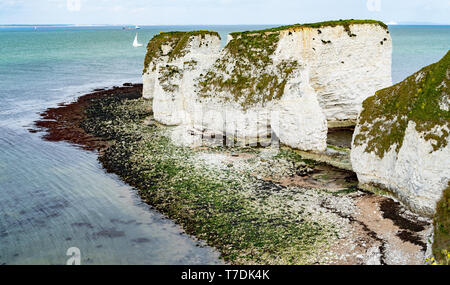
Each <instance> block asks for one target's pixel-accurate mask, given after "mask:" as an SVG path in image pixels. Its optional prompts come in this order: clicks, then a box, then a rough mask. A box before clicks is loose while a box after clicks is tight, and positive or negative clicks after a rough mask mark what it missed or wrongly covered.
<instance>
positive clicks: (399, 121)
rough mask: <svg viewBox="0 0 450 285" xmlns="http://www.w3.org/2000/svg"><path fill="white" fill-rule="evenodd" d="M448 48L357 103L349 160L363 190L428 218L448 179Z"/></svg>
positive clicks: (449, 59)
mask: <svg viewBox="0 0 450 285" xmlns="http://www.w3.org/2000/svg"><path fill="white" fill-rule="evenodd" d="M449 65H450V52H449V53H447V55H446V56H445V57H444V58H443V59H442V60H441V61H439V62H438V63H436V64H433V65H430V66H428V67H425V68H424V69H422V70H421V71H419V72H417V73H416V74H414V75H412V76H410V77H409V78H407V79H406V80H405V81H403V82H401V83H399V84H397V85H394V86H392V87H390V88H387V89H384V90H380V91H378V92H377V93H376V95H375V96H373V97H370V98H368V99H367V100H366V101H365V102H364V104H363V111H362V113H361V116H360V118H359V123H358V125H357V127H356V130H355V134H354V138H353V148H352V152H351V160H352V164H353V169H354V171H355V172H356V173H357V174H358V179H359V181H360V183H361V186H362V187H363V188H371V187H373V186H375V187H378V188H383V189H386V190H388V191H389V192H391V193H393V194H394V195H395V196H396V197H397V198H398V199H399V200H401V201H402V202H404V203H405V204H407V205H408V206H409V207H410V208H411V209H413V210H414V211H416V212H418V213H421V214H424V215H427V216H432V215H433V214H434V213H435V209H436V203H437V202H438V200H440V198H441V197H442V193H443V190H444V189H445V188H446V187H447V185H448V182H449V180H450V167H449V162H450V144H449V139H450V138H449V131H450V112H449V105H450V97H449V94H450V91H449V87H450V81H449V80H450V71H449Z"/></svg>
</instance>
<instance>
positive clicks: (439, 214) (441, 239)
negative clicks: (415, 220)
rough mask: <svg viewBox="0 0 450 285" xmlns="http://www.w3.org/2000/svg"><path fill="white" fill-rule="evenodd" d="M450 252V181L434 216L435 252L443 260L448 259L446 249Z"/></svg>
mask: <svg viewBox="0 0 450 285" xmlns="http://www.w3.org/2000/svg"><path fill="white" fill-rule="evenodd" d="M445 250H446V251H447V252H450V182H449V184H448V187H447V189H445V190H444V196H443V197H442V199H441V200H440V201H439V203H438V205H437V208H436V216H435V218H434V243H433V254H434V256H435V257H436V258H437V259H438V260H441V261H444V260H446V256H444V255H443V252H444V251H445Z"/></svg>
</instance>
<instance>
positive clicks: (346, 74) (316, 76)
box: [144, 20, 392, 151]
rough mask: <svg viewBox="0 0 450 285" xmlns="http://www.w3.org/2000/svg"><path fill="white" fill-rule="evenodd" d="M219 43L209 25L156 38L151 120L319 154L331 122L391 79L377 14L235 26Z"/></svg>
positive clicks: (147, 75) (385, 35) (149, 89)
mask: <svg viewBox="0 0 450 285" xmlns="http://www.w3.org/2000/svg"><path fill="white" fill-rule="evenodd" d="M202 37H203V38H206V40H207V41H208V39H209V41H208V42H207V43H206V42H205V41H202V40H201V38H202ZM198 43H200V44H202V43H203V45H204V47H203V48H200V47H198V46H197V44H198ZM205 43H206V44H205ZM219 45H220V44H219V37H218V36H217V35H214V34H213V32H209V34H208V33H206V34H205V32H203V33H201V32H190V33H182V32H174V33H166V34H161V35H158V36H156V37H155V38H153V39H152V41H151V42H150V43H149V45H148V53H147V58H146V65H145V70H144V97H146V98H153V100H154V112H155V118H156V120H158V121H159V122H161V123H164V124H167V125H181V126H186V129H189V128H191V129H192V128H194V129H196V130H197V131H199V132H204V131H205V130H208V131H211V132H212V133H217V134H225V135H226V136H230V135H232V136H233V137H235V138H237V139H238V140H244V141H246V142H255V141H256V142H261V141H263V140H265V139H267V138H268V137H274V136H273V135H275V136H276V137H277V138H279V139H280V141H281V143H283V144H286V145H288V146H291V147H294V148H298V149H301V150H306V151H324V150H325V149H326V137H327V124H329V125H331V126H334V125H345V124H355V123H356V119H357V116H358V114H359V111H360V110H361V104H362V102H363V100H364V99H365V98H367V97H368V96H370V95H372V94H373V93H374V92H375V91H376V90H378V89H380V88H384V87H387V86H390V85H391V84H392V81H391V52H392V43H391V39H390V36H389V32H388V31H387V27H386V26H385V25H384V24H383V23H380V22H376V21H363V20H348V21H332V22H322V23H316V24H304V25H293V26H284V27H279V28H274V29H268V30H261V31H248V32H240V33H233V34H230V35H229V38H228V43H227V45H226V47H225V48H224V49H223V50H220V48H219ZM180 51H182V52H180ZM193 62H195V64H194V66H191V64H190V63H193ZM186 64H188V66H186Z"/></svg>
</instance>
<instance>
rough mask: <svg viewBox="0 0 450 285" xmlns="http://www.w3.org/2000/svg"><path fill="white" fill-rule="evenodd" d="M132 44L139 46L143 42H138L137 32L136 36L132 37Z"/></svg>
mask: <svg viewBox="0 0 450 285" xmlns="http://www.w3.org/2000/svg"><path fill="white" fill-rule="evenodd" d="M133 46H134V47H141V46H143V44H140V43H139V41H138V34H137V33H136V37H134V42H133Z"/></svg>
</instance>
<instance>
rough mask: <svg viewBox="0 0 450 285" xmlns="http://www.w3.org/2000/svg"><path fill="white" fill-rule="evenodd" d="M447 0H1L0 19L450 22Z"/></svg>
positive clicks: (207, 22)
mask: <svg viewBox="0 0 450 285" xmlns="http://www.w3.org/2000/svg"><path fill="white" fill-rule="evenodd" d="M449 15H450V0H0V24H137V25H189V24H197V25H198V24H200V25H201V24H204V25H211V24H293V23H306V22H316V21H322V20H330V19H347V18H355V19H377V20H382V21H385V22H399V23H402V22H430V23H438V24H450V17H449Z"/></svg>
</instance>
